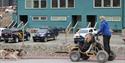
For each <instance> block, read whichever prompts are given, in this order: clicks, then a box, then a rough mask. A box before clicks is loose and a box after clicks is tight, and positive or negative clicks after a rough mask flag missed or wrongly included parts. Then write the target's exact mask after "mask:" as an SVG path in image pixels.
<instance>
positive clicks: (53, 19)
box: [51, 16, 67, 21]
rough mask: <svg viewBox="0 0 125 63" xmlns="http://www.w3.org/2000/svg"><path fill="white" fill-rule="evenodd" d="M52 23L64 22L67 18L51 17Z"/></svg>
mask: <svg viewBox="0 0 125 63" xmlns="http://www.w3.org/2000/svg"><path fill="white" fill-rule="evenodd" d="M51 20H52V21H66V20H67V17H66V16H51Z"/></svg>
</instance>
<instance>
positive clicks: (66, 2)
mask: <svg viewBox="0 0 125 63" xmlns="http://www.w3.org/2000/svg"><path fill="white" fill-rule="evenodd" d="M51 3H52V8H72V7H73V8H74V6H75V0H51Z"/></svg>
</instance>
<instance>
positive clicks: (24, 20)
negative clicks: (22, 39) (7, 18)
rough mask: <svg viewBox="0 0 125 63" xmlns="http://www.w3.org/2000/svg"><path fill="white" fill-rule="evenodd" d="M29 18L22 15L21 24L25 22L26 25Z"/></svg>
mask: <svg viewBox="0 0 125 63" xmlns="http://www.w3.org/2000/svg"><path fill="white" fill-rule="evenodd" d="M27 21H28V16H27V15H20V22H23V23H24V24H25V23H27Z"/></svg>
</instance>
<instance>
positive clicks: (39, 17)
mask: <svg viewBox="0 0 125 63" xmlns="http://www.w3.org/2000/svg"><path fill="white" fill-rule="evenodd" d="M34 17H38V20H34ZM41 17H46V19H45V20H41ZM47 20H48V16H32V21H47Z"/></svg>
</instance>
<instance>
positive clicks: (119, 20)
mask: <svg viewBox="0 0 125 63" xmlns="http://www.w3.org/2000/svg"><path fill="white" fill-rule="evenodd" d="M99 17H100V16H99ZM104 17H109V18H110V19H107V18H105V19H106V20H107V21H108V22H121V20H122V17H121V16H104ZM115 17H118V18H119V19H117V20H116V19H115V20H114V19H113V18H115Z"/></svg>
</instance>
